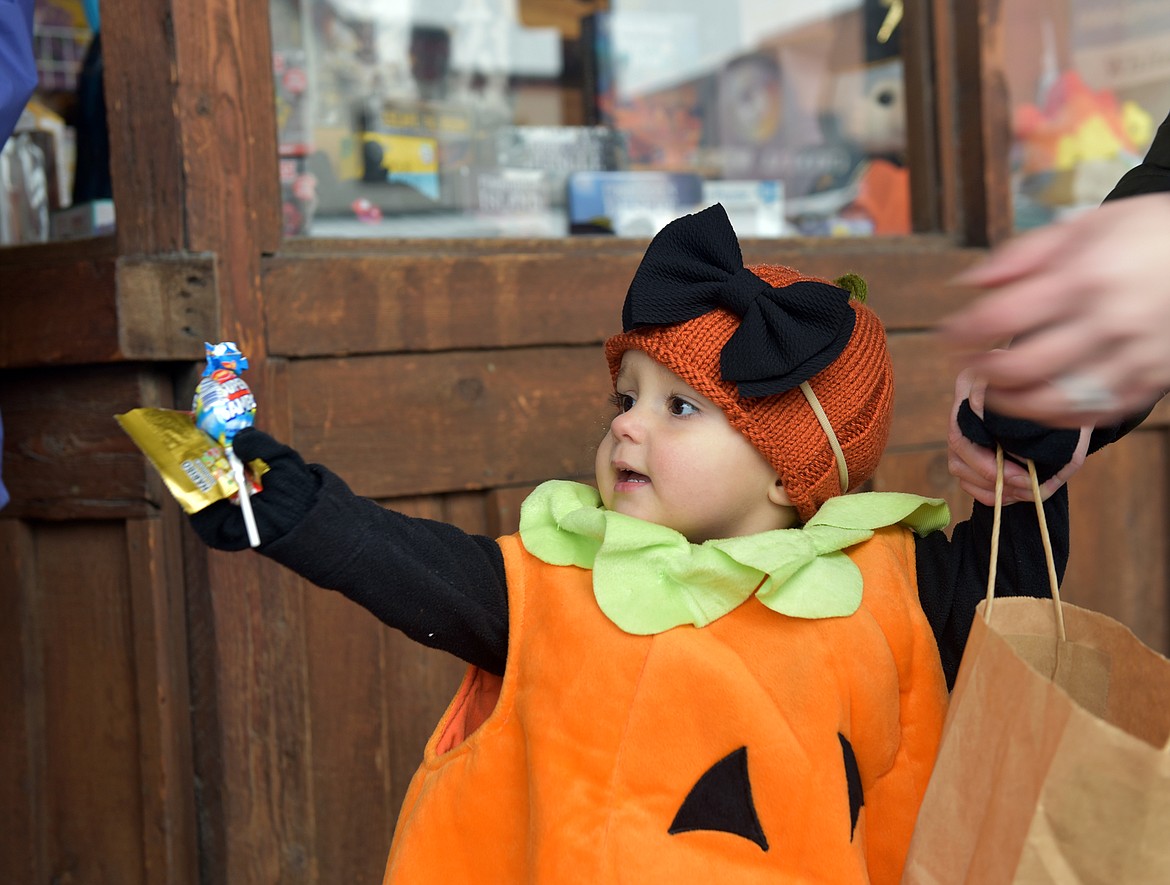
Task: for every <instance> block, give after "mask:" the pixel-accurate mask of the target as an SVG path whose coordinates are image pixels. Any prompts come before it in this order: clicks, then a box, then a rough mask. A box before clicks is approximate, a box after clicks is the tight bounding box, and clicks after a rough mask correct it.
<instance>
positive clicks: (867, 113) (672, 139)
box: [270, 0, 910, 237]
mask: <svg viewBox="0 0 1170 885" xmlns="http://www.w3.org/2000/svg"><path fill="white" fill-rule="evenodd" d="M270 8H271V16H272V34H273V47H274V53H273V62H274V73H275V80H276V91H277V96H276V100H277V118H278V124H279V132H280V136H279V140H280V152H281V161H280V168H281V181H282V190H283V203H284V224H285V232H286V234H287V235H292V236H296V235H312V236H336V237H361V236H378V237H492V236H523V237H564V236H576V235H587V234H608V235H614V234H616V235H619V236H621V235H624V236H649V235H652V234H653V233H654V232H655V231H656V230H658V229H659V228H660V227H661V226H662V225H663V224H664V223H665V222H666V221H668V220H669V219H671V218H674V217H676V216H678V215H680V214H683V213H684V212H687V211H693V210H695V209H697V208H701V207H702V206H705V205H710V204H711V203H713V202H716V201H718V202H722V203H723V204H724V206H725V207H726V208H727V209H728V212H729V214H730V215H731V217H732V220H733V222H734V223H735V224H736V228H737V230H738V231H739V232H740V234H741V235H743V236H759V237H772V236H790V235H815V236H857V235H872V234H900V233H909V231H910V191H909V188H910V181H909V172H908V170H907V166H906V162H905V153H906V140H907V138H906V112H905V103H904V87H903V76H902V61H901V54H900V43H901V40H900V37H901V32H902V2H901V0H820V2H794V0H781V2H766V0H729V2H726V3H711V2H709V0H669V2H668V0H613V2H611V3H609V4H603V3H590V2H588V0H572V2H570V0H429V2H427V3H421V2H412V0H272V2H271V6H270Z"/></svg>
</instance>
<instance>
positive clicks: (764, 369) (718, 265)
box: [622, 203, 857, 396]
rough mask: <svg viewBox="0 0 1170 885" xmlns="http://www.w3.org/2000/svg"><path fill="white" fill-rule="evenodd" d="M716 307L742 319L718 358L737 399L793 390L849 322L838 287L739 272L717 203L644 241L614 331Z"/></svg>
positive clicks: (830, 351)
mask: <svg viewBox="0 0 1170 885" xmlns="http://www.w3.org/2000/svg"><path fill="white" fill-rule="evenodd" d="M717 307H722V308H725V309H727V310H730V311H732V312H733V313H735V314H736V315H737V316H739V317H741V318H742V319H741V322H740V325H739V328H738V329H736V330H735V333H734V334H733V335H732V336H731V338H730V340H729V341H728V342H727V344H726V345H724V347H723V352H722V353H721V354H720V359H719V368H720V372H721V373H722V375H723V379H724V380H725V381H732V382H735V384H736V385H737V386H738V388H739V393H740V395H741V396H768V395H770V394H774V393H783V392H784V391H786V390H791V389H792V388H794V387H798V386H799V385H800V383H801V382H802V381H807V380H808V379H809V378H811V377H812V376H813V375H815V374H816V373H817V372H819V371H821V370H822V369H824V368H825V367H826V366H828V365H829V363H831V362H833V360H835V359H836V358H837V357H838V356H839V355H840V354H841V352H842V351H843V350H844V349H845V347H846V346H847V345H848V344H849V338H850V337H851V336H852V335H853V325H854V323H855V322H856V320H857V315H856V314H855V313H854V312H853V308H851V307H850V306H849V293H848V292H846V291H845V290H844V289H839V288H837V287H836V286H831V285H829V284H828V283H819V282H814V281H812V280H800V281H798V282H795V283H792V284H790V285H788V286H781V287H779V288H773V287H772V286H769V285H768V284H767V283H765V282H764V281H763V280H761V279H760V278H759V277H757V276H756V275H755V274H754V273H752V272H751V271H750V270H748V269H747V268H745V267H744V266H743V253H742V252H741V251H740V248H739V241H738V240H737V239H736V237H735V230H734V229H733V228H732V226H731V222H730V220H728V218H727V212H726V211H725V210H724V208H723V206H722V205H720V204H719V203H716V204H715V205H714V206H711V207H710V208H708V209H704V210H702V211H701V212H696V213H695V214H694V215H684V216H683V217H682V218H677V219H675V220H674V221H672V222H670V224H668V225H667V226H666V227H664V228H663V229H662V230H661V231H659V232H658V235H657V236H656V237H654V239H653V240H652V241H651V242H650V246H649V247H648V248H647V249H646V255H645V257H644V258H643V259H642V263H641V264H640V265H639V266H638V270H637V272H636V273H635V274H634V279H633V282H631V283H630V288H629V291H628V292H627V293H626V303H625V305H624V306H623V307H622V330H623V331H625V332H629V331H631V330H633V329H637V328H640V327H642V326H664V325H670V324H673V323H681V322H685V321H686V320H691V319H694V318H695V317H698V316H702V315H703V314H705V313H707V312H708V311H711V310H713V309H715V308H717Z"/></svg>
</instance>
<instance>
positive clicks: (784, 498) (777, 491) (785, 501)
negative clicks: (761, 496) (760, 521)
mask: <svg viewBox="0 0 1170 885" xmlns="http://www.w3.org/2000/svg"><path fill="white" fill-rule="evenodd" d="M768 500H769V501H771V502H772V503H773V504H776V505H778V506H780V507H791V506H792V500H791V499H790V498H789V497H788V492H786V491H784V483H782V482H781V481H780V479H779V478H777V480H776V481H775V482H774V483H772V486H771V488H769V489H768Z"/></svg>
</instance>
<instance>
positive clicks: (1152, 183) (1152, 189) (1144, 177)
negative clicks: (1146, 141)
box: [1105, 116, 1170, 201]
mask: <svg viewBox="0 0 1170 885" xmlns="http://www.w3.org/2000/svg"><path fill="white" fill-rule="evenodd" d="M1167 191H1170V116H1167V117H1166V119H1165V120H1164V121H1163V122H1162V125H1161V126H1159V127H1158V132H1157V133H1156V134H1155V135H1154V141H1153V143H1152V144H1151V145H1150V150H1149V151H1148V152H1147V153H1146V158H1145V160H1143V161H1142V162H1141V163H1139V164H1138V165H1137V166H1134V167H1133V168H1132V169H1130V170H1129V171H1128V172H1126V173H1125V175H1123V176H1122V177H1121V180H1120V181H1118V182H1117V185H1116V186H1115V187H1114V188H1113V190H1112V191H1110V193H1109V196H1107V197H1106V198H1105V200H1106V201H1109V200H1119V199H1122V198H1123V197H1136V196H1139V195H1141V194H1154V193H1165V192H1167Z"/></svg>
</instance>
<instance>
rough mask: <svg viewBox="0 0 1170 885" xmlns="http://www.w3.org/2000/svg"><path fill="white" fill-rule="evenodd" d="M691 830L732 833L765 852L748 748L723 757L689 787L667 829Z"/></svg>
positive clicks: (765, 846) (675, 831)
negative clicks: (749, 768) (755, 801)
mask: <svg viewBox="0 0 1170 885" xmlns="http://www.w3.org/2000/svg"><path fill="white" fill-rule="evenodd" d="M693 830H718V831H720V832H722V833H731V834H733V835H735V836H742V837H743V838H745V839H747V840H748V841H750V842H754V843H756V844H757V845H759V846H760V848H761V849H762V850H764V851H767V850H768V839H767V838H766V837H765V836H764V828H763V827H761V826H760V818H759V816H758V815H757V814H756V806H755V803H754V802H753V801H752V785H751V781H750V780H749V779H748V767H747V747H740V748H739V749H738V750H734V751H733V752H731V753H729V754H727V755H726V756H724V757H723V758H722V759H720V760H719V761H718V762H716V763H715V764H714V765H712V766H711V767H710V768H708V769H707V771H706V772H704V774H703V776H702V777H701V778H699V780H698V781H697V782H696V783H695V785H694V786H693V787H691V791H690V792H689V793H688V794H687V797H686V799H684V800H683V803H682V806H681V807H680V808H679V810H678V814H676V815H675V816H674V821H673V822H672V823H671V825H670V830H669V832H670V833H671V835H675V834H678V833H688V832H691V831H693Z"/></svg>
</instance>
